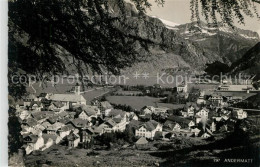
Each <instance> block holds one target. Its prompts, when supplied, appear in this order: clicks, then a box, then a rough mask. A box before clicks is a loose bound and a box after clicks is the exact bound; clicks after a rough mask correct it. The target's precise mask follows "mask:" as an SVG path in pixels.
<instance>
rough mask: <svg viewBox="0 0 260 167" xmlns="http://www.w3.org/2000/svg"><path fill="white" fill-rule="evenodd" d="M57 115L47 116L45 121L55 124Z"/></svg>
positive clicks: (57, 118)
mask: <svg viewBox="0 0 260 167" xmlns="http://www.w3.org/2000/svg"><path fill="white" fill-rule="evenodd" d="M58 120H59V116H58V115H53V116H50V117H48V118H47V121H48V122H50V124H55V123H56V122H58Z"/></svg>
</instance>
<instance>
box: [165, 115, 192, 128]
mask: <svg viewBox="0 0 260 167" xmlns="http://www.w3.org/2000/svg"><path fill="white" fill-rule="evenodd" d="M167 119H168V120H169V121H172V122H176V123H178V124H179V125H180V126H181V128H188V129H190V128H191V127H193V126H195V122H194V121H193V120H192V119H187V118H183V117H179V116H175V115H172V116H170V117H168V118H167Z"/></svg>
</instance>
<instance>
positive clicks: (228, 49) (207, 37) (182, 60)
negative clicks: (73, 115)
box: [111, 4, 260, 73]
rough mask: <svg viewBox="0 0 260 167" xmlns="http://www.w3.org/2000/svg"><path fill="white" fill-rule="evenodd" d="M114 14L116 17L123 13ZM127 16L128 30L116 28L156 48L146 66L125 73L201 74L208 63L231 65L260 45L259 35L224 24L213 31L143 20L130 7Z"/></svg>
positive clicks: (210, 27) (155, 19)
mask: <svg viewBox="0 0 260 167" xmlns="http://www.w3.org/2000/svg"><path fill="white" fill-rule="evenodd" d="M115 6H116V5H115ZM115 6H113V8H115ZM116 9H119V8H116ZM111 11H114V14H115V13H116V14H115V15H117V14H119V13H120V12H118V10H111ZM115 11H117V12H115ZM126 13H128V14H127V19H126V21H125V26H122V25H117V27H118V28H119V29H120V30H121V31H122V32H124V33H126V34H127V35H131V36H136V37H138V38H142V39H145V40H150V41H152V42H153V44H150V45H149V48H150V53H149V54H150V55H149V57H148V58H147V61H146V62H141V63H137V64H135V65H134V66H133V67H132V68H128V69H126V70H125V71H124V72H129V73H132V72H134V71H142V72H143V71H145V72H154V73H156V72H162V71H170V72H171V71H175V70H189V71H193V72H194V71H195V72H201V71H204V69H205V67H206V64H207V63H213V62H215V61H219V62H222V63H225V64H227V65H231V64H232V63H233V62H235V61H237V60H238V59H240V58H241V57H242V56H243V55H244V54H245V53H246V52H247V51H248V50H249V49H250V48H251V47H253V46H254V45H255V44H256V43H257V42H259V41H260V38H259V35H258V33H256V32H253V31H250V30H243V29H240V28H237V27H234V29H232V28H230V27H226V26H224V25H222V24H218V27H214V26H213V25H212V24H206V23H203V22H200V23H199V24H197V23H195V22H192V23H187V24H181V25H180V24H178V23H174V22H171V21H167V20H164V19H161V18H158V17H156V16H147V15H142V16H140V15H138V13H137V10H136V9H135V8H134V6H133V5H132V6H131V5H129V4H128V9H127V12H126Z"/></svg>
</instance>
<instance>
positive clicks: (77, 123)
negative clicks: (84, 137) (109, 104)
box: [67, 118, 90, 130]
mask: <svg viewBox="0 0 260 167" xmlns="http://www.w3.org/2000/svg"><path fill="white" fill-rule="evenodd" d="M69 124H71V125H72V126H73V127H75V128H77V129H79V130H81V129H83V128H87V127H89V124H90V122H89V121H88V120H83V119H80V118H76V119H73V120H71V121H70V122H68V123H67V125H69Z"/></svg>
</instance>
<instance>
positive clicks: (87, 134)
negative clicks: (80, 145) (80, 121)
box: [80, 127, 94, 143]
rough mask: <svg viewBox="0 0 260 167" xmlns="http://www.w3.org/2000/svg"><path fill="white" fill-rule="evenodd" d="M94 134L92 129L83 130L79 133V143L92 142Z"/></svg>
mask: <svg viewBox="0 0 260 167" xmlns="http://www.w3.org/2000/svg"><path fill="white" fill-rule="evenodd" d="M93 134H94V130H93V129H92V128H90V127H89V128H86V129H83V130H82V131H81V132H80V142H85V143H89V142H90V141H91V140H92V135H93Z"/></svg>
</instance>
